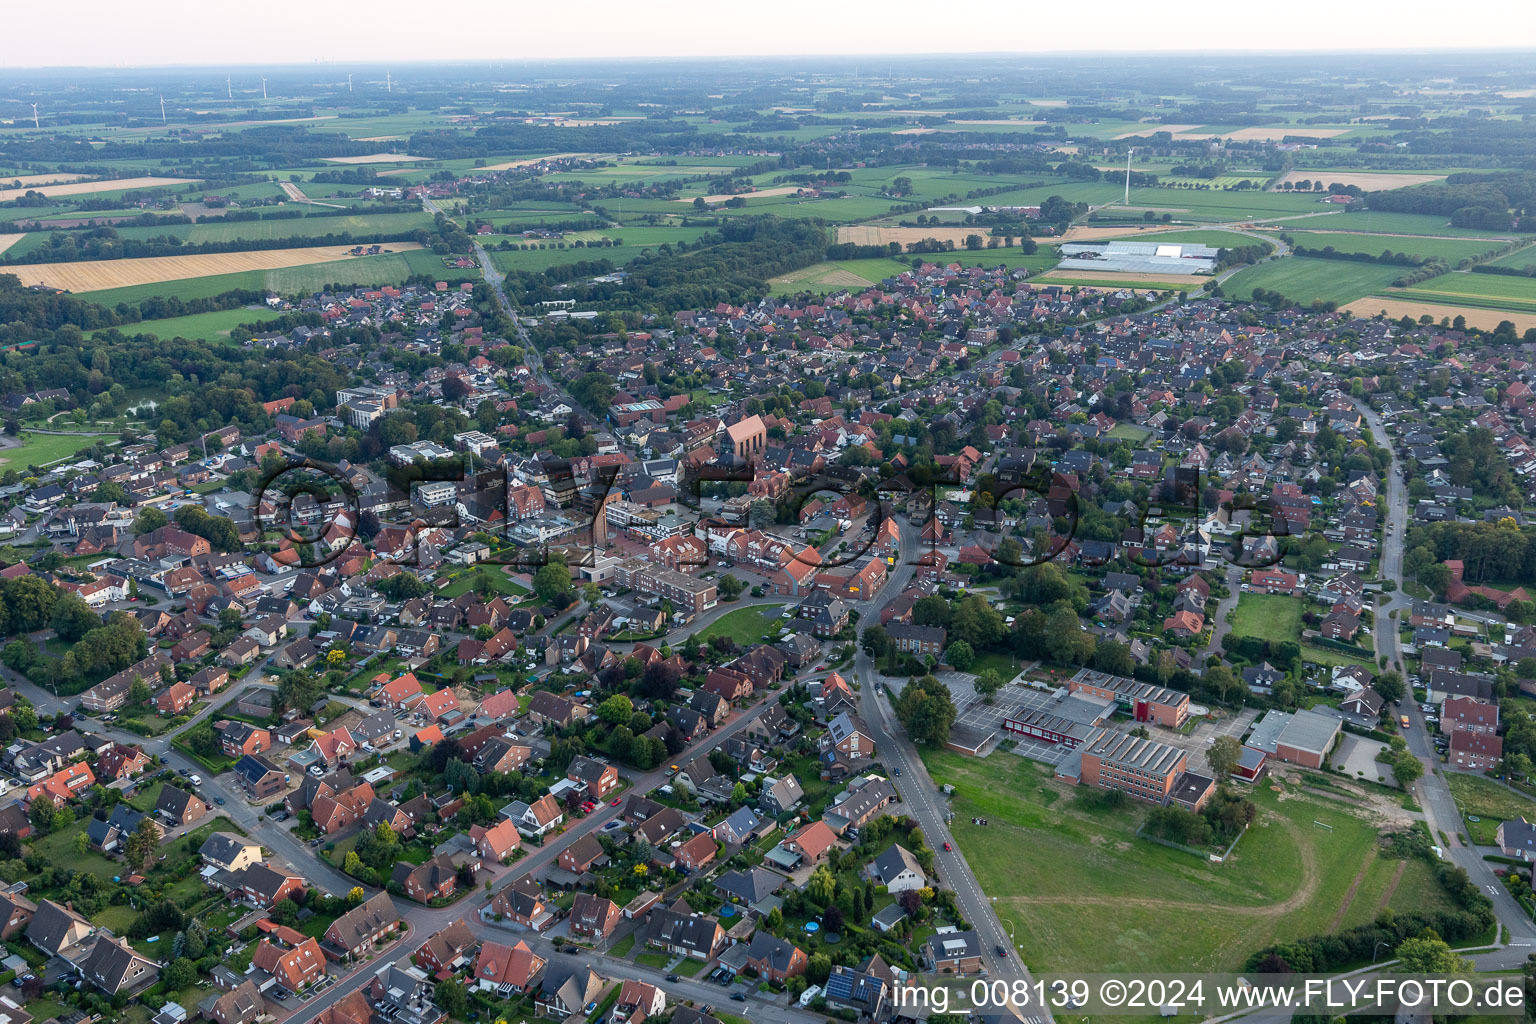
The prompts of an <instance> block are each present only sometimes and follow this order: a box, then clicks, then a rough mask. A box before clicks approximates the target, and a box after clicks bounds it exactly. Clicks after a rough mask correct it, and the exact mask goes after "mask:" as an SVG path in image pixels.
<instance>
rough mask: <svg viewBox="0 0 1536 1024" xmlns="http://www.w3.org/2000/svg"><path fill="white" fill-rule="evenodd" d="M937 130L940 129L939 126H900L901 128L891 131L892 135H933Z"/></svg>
mask: <svg viewBox="0 0 1536 1024" xmlns="http://www.w3.org/2000/svg"><path fill="white" fill-rule="evenodd" d="M936 131H938V129H937V128H900V129H897V130H896V131H894V132H891V134H892V135H932V134H933V133H934V132H936Z"/></svg>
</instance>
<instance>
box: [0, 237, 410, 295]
mask: <svg viewBox="0 0 1536 1024" xmlns="http://www.w3.org/2000/svg"><path fill="white" fill-rule="evenodd" d="M351 248H352V247H351V246H346V245H321V246H308V247H304V248H298V249H258V250H250V251H247V252H221V253H205V254H201V255H196V256H149V257H145V258H143V259H131V260H90V261H84V262H79V263H29V264H22V265H19V266H13V267H10V268H8V270H9V272H10V273H13V274H15V275H16V276H17V277H19V278H20V279H21V283H22V284H24V285H34V284H45V285H49V286H51V287H54V288H63V289H65V290H66V291H71V292H90V291H100V290H102V289H109V288H125V287H129V286H132V285H140V284H155V283H158V282H161V281H179V280H185V279H187V278H194V277H209V276H216V275H223V274H237V273H243V272H246V271H253V270H275V269H278V268H282V267H297V266H305V265H308V264H314V263H332V262H336V261H339V260H351V259H366V258H367V257H357V256H352V255H350V253H349V250H350V249H351ZM387 248H389V249H392V250H395V251H396V252H403V251H408V250H412V249H420V248H421V246H419V245H417V244H416V243H415V242H392V243H390V244H389V245H388V246H387Z"/></svg>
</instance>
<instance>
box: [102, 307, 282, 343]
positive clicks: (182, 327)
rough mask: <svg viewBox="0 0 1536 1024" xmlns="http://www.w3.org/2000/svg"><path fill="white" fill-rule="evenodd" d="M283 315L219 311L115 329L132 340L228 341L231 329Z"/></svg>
mask: <svg viewBox="0 0 1536 1024" xmlns="http://www.w3.org/2000/svg"><path fill="white" fill-rule="evenodd" d="M283 315H285V314H284V313H282V312H281V311H279V310H272V309H246V308H243V307H242V308H240V309H219V310H214V311H213V312H211V313H193V314H191V315H189V316H174V317H169V318H167V319H165V320H142V321H140V322H139V323H136V324H126V325H124V326H122V327H118V328H115V329H116V330H119V331H121V332H122V333H124V334H126V335H128V336H129V337H133V336H134V335H138V334H153V335H154V336H155V337H157V338H159V339H160V340H161V341H170V340H171V339H172V338H189V339H195V340H201V341H218V340H220V339H227V338H228V337H229V332H230V329H231V328H234V327H239V326H240V325H241V324H254V325H258V326H259V325H260V324H263V323H265V322H266V321H268V320H275V319H277V318H278V317H280V316H283ZM112 329H113V328H102V329H101V330H99V331H93V332H91V333H92V334H93V335H95V334H102V333H105V332H106V331H107V330H112Z"/></svg>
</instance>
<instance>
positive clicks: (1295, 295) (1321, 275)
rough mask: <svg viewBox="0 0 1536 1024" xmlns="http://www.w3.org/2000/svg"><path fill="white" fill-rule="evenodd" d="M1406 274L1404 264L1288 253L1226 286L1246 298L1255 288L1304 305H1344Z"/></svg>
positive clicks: (1243, 272)
mask: <svg viewBox="0 0 1536 1024" xmlns="http://www.w3.org/2000/svg"><path fill="white" fill-rule="evenodd" d="M1402 273H1403V268H1402V267H1391V266H1385V265H1382V264H1377V263H1350V262H1347V261H1343V260H1316V259H1304V258H1302V257H1297V256H1287V257H1285V258H1283V259H1278V260H1269V261H1267V262H1264V263H1260V264H1258V265H1257V266H1253V267H1249V268H1247V269H1246V270H1240V271H1238V272H1237V273H1236V274H1234V275H1232V277H1231V278H1229V279H1228V280H1227V283H1226V284H1224V285H1222V289H1223V291H1225V292H1226V294H1227V295H1228V296H1229V297H1231V298H1237V299H1246V298H1248V297H1249V296H1250V295H1252V294H1253V290H1254V289H1255V288H1263V289H1265V290H1266V291H1271V292H1279V293H1280V294H1282V295H1284V296H1285V297H1286V298H1287V299H1289V300H1291V301H1292V302H1297V303H1301V304H1303V305H1306V304H1308V303H1311V302H1314V301H1317V300H1322V301H1324V302H1330V301H1331V302H1337V303H1340V304H1341V305H1342V304H1344V303H1348V302H1353V301H1354V300H1355V299H1358V298H1360V297H1361V296H1364V295H1372V294H1375V293H1376V292H1379V291H1381V290H1382V289H1383V288H1387V287H1389V286H1390V285H1391V284H1392V282H1393V281H1395V280H1397V278H1398V277H1399V276H1400V275H1401V274H1402Z"/></svg>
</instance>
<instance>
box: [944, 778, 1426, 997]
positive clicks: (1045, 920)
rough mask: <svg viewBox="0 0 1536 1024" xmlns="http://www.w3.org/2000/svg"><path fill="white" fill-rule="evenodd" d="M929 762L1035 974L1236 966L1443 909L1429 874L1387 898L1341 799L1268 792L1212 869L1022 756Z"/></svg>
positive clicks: (1131, 813) (1386, 864)
mask: <svg viewBox="0 0 1536 1024" xmlns="http://www.w3.org/2000/svg"><path fill="white" fill-rule="evenodd" d="M925 761H926V763H927V765H928V770H929V772H930V773H931V774H932V776H933V778H934V781H935V782H937V783H940V784H944V783H947V784H951V785H953V786H955V788H956V793H955V798H954V803H953V810H954V815H955V817H954V825H953V829H954V835H955V838H956V840H957V841H958V843H959V847H960V850H961V851H962V852H963V853H964V854H965V855H966V858H967V860H968V861H969V862H970V864H971V867H972V869H973V870H974V871H975V872H976V876H977V880H978V881H979V882H980V884H981V888H982V891H983V892H985V893H987V895H988V896H993V897H996V903H995V904H994V906H995V907H996V909H997V913H998V916H999V917H1000V918H1002V920H1003V922H1004V926H1005V928H1011V929H1012V934H1013V936H1014V938H1015V941H1016V942H1017V944H1018V946H1019V950H1020V954H1021V957H1022V959H1023V961H1024V962H1025V963H1027V964H1028V965H1029V966H1030V968H1031V969H1034V970H1037V971H1054V970H1063V971H1065V970H1073V971H1154V970H1155V971H1230V970H1236V969H1238V968H1239V967H1240V966H1241V964H1242V962H1243V960H1244V958H1245V957H1247V955H1248V954H1249V953H1251V952H1252V951H1254V950H1255V949H1258V948H1260V947H1262V946H1264V945H1266V944H1268V943H1270V942H1275V941H1283V940H1287V939H1295V938H1300V937H1302V936H1305V935H1311V934H1316V933H1319V932H1327V931H1330V930H1332V929H1333V928H1334V927H1335V922H1337V926H1338V927H1348V926H1351V925H1355V924H1363V923H1366V922H1369V921H1370V920H1372V919H1373V918H1374V917H1375V916H1376V914H1377V912H1378V910H1379V908H1381V907H1383V906H1386V907H1392V908H1394V909H1397V910H1400V911H1401V910H1408V909H1424V908H1438V907H1442V906H1447V905H1448V901H1447V900H1446V898H1445V896H1444V894H1443V893H1442V892H1441V891H1440V889H1439V888H1438V886H1436V885H1435V884H1434V883H1433V882H1432V881H1431V880H1430V878H1429V875H1428V871H1427V869H1424V870H1416V867H1417V868H1419V869H1422V868H1423V866H1422V865H1417V866H1416V865H1414V864H1409V865H1408V866H1407V867H1406V868H1405V869H1404V873H1403V876H1402V878H1401V880H1400V881H1399V882H1398V884H1397V886H1396V888H1395V890H1392V891H1391V892H1390V893H1389V891H1388V890H1389V888H1390V886H1391V879H1392V876H1394V875H1395V873H1396V868H1397V864H1396V862H1392V861H1388V860H1385V859H1383V858H1380V857H1379V856H1378V855H1377V852H1376V850H1377V842H1376V839H1377V832H1376V828H1375V826H1374V825H1373V824H1371V823H1370V822H1368V821H1366V820H1365V819H1364V818H1362V817H1358V816H1356V814H1355V813H1353V811H1352V809H1351V808H1350V807H1349V806H1347V805H1346V804H1345V803H1343V802H1342V801H1335V800H1330V799H1324V798H1319V797H1313V796H1309V795H1305V794H1303V793H1300V792H1298V791H1296V790H1294V789H1291V791H1290V792H1289V793H1288V795H1287V797H1286V799H1284V800H1281V799H1278V798H1277V795H1276V794H1275V793H1274V792H1273V791H1272V790H1271V788H1270V786H1269V785H1265V786H1264V787H1262V788H1260V789H1258V790H1256V791H1254V792H1253V793H1252V799H1253V800H1254V802H1255V803H1256V804H1257V805H1258V807H1259V817H1258V821H1257V822H1256V823H1255V825H1254V827H1253V828H1252V829H1251V830H1250V831H1249V833H1248V835H1246V836H1244V838H1243V839H1242V840H1241V841H1239V843H1238V845H1237V848H1236V851H1235V852H1234V853H1233V855H1232V856H1231V857H1230V858H1229V859H1228V860H1227V861H1226V863H1224V864H1220V865H1215V864H1210V863H1207V862H1204V861H1201V860H1199V859H1197V858H1195V857H1193V856H1191V855H1190V854H1187V853H1183V852H1180V851H1177V850H1173V849H1169V848H1167V847H1163V846H1158V845H1156V844H1153V843H1149V842H1146V841H1143V840H1138V839H1136V838H1135V831H1136V828H1137V826H1138V825H1139V823H1140V822H1141V821H1142V819H1143V818H1144V817H1145V816H1146V813H1147V808H1146V806H1145V805H1142V804H1133V806H1131V807H1129V808H1127V809H1124V810H1118V811H1106V810H1102V809H1091V810H1090V809H1085V808H1084V806H1083V805H1081V804H1080V803H1079V802H1078V799H1077V798H1078V797H1079V796H1080V795H1081V793H1082V791H1081V790H1077V789H1075V788H1073V787H1070V786H1067V785H1066V784H1064V783H1060V782H1056V781H1055V780H1054V779H1052V778H1051V776H1050V772H1049V769H1047V768H1045V767H1044V766H1042V765H1038V764H1036V763H1034V762H1031V761H1027V760H1025V759H1023V758H1018V757H1015V756H1013V755H1009V754H994V755H993V756H991V757H989V758H986V759H977V758H967V757H964V756H963V755H960V754H954V753H951V752H947V751H945V752H936V753H927V754H925ZM1288 788H1290V787H1288ZM973 816H984V817H986V818H987V820H988V821H989V822H990V824H988V825H986V826H977V825H971V824H970V823H969V822H970V820H971V818H972V817H973ZM1314 822H1322V823H1323V824H1324V825H1327V826H1329V829H1322V828H1319V827H1317V826H1316V825H1315V824H1314ZM1357 876H1359V877H1360V884H1359V886H1358V887H1356V889H1355V891H1354V893H1353V895H1351V894H1350V888H1351V885H1352V883H1353V881H1354V879H1355V878H1356V877H1357ZM1191 908H1198V913H1193V914H1192V913H1191V912H1190V911H1191Z"/></svg>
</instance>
